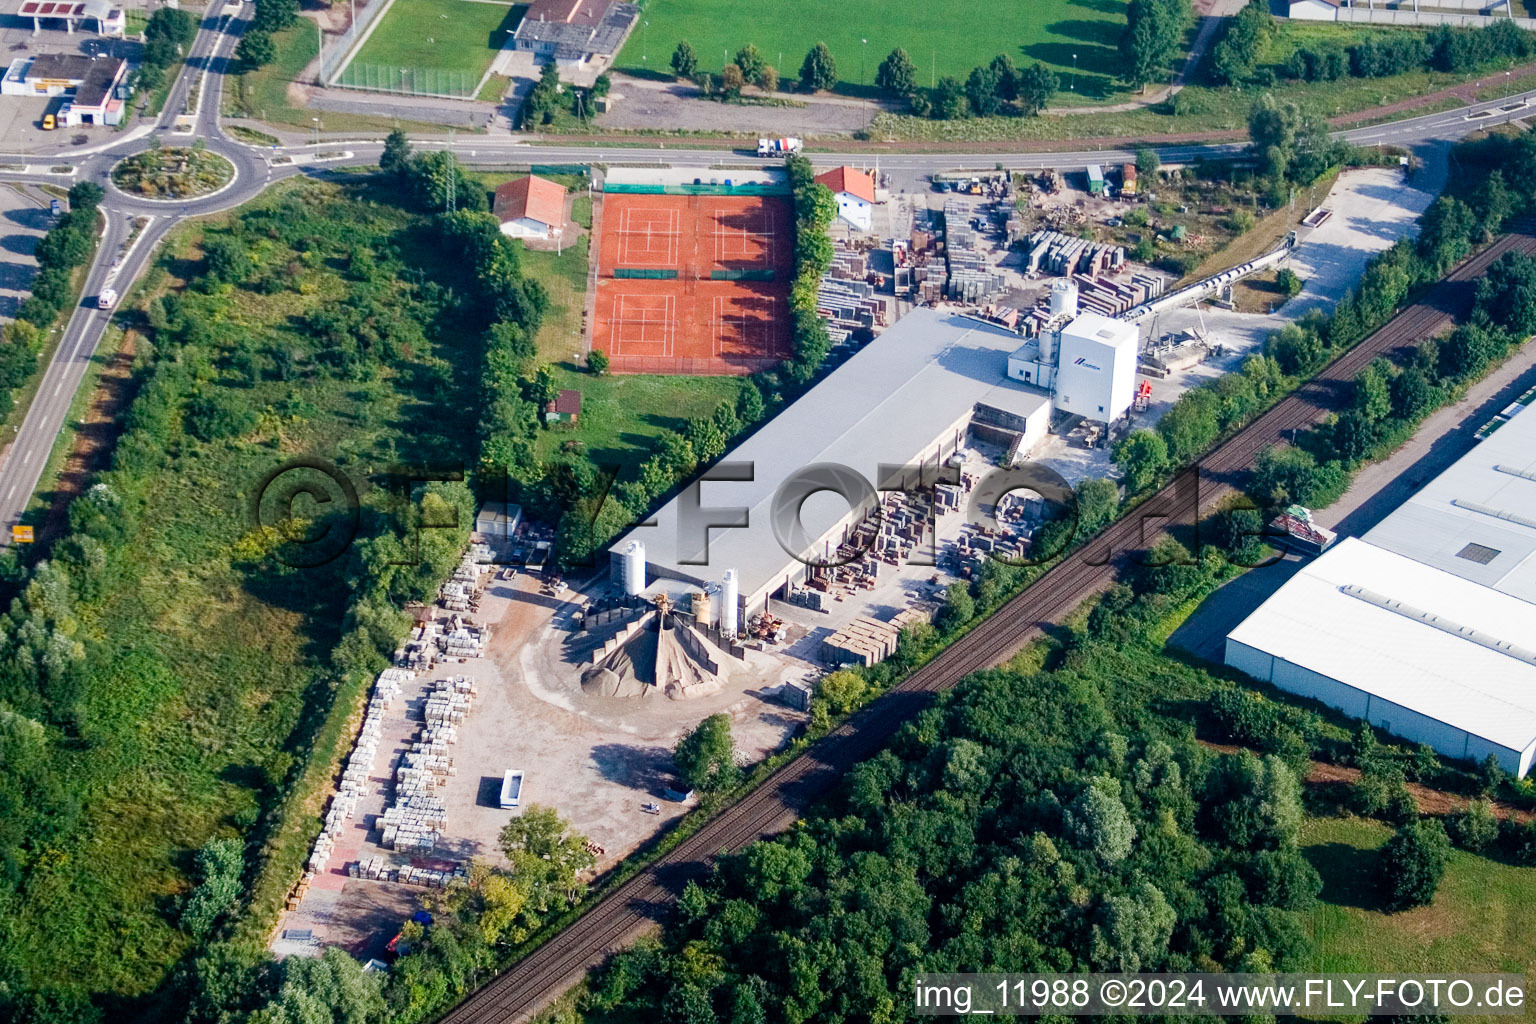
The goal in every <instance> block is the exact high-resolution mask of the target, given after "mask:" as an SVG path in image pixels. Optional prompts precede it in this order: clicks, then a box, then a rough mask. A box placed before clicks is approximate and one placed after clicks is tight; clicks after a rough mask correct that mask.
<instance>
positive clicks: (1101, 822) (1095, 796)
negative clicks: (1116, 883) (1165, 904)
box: [1063, 776, 1136, 969]
mask: <svg viewBox="0 0 1536 1024" xmlns="http://www.w3.org/2000/svg"><path fill="white" fill-rule="evenodd" d="M1119 794H1120V783H1119V782H1118V781H1117V780H1115V779H1113V778H1110V777H1108V776H1104V777H1100V778H1095V779H1092V780H1091V781H1090V782H1089V784H1088V785H1087V787H1085V788H1084V789H1083V791H1082V792H1081V793H1079V794H1078V795H1077V797H1076V799H1074V800H1073V801H1072V803H1070V804H1069V805H1067V809H1066V812H1065V814H1064V815H1063V824H1064V826H1065V828H1066V830H1067V834H1068V835H1070V836H1072V838H1073V839H1074V840H1075V841H1076V842H1077V845H1078V846H1080V847H1082V848H1084V849H1086V850H1091V851H1092V852H1093V853H1094V854H1095V855H1096V856H1097V857H1098V858H1099V860H1101V861H1102V862H1103V863H1104V864H1106V865H1114V864H1118V863H1119V862H1120V861H1122V860H1124V859H1125V858H1126V857H1128V856H1130V853H1131V847H1132V844H1134V843H1135V841H1136V824H1135V822H1133V821H1131V816H1130V814H1129V813H1127V812H1126V809H1125V804H1124V803H1122V802H1121V800H1120V795H1119ZM1133 969H1134V968H1133Z"/></svg>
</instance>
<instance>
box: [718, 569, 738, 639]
mask: <svg viewBox="0 0 1536 1024" xmlns="http://www.w3.org/2000/svg"><path fill="white" fill-rule="evenodd" d="M720 583H721V586H720V590H721V593H720V632H722V633H724V634H725V635H726V636H735V635H736V634H737V632H738V631H739V627H740V626H741V622H740V614H741V613H740V605H741V597H740V594H739V593H738V591H737V587H736V570H735V569H727V570H725V575H724V576H723V577H721V580H720Z"/></svg>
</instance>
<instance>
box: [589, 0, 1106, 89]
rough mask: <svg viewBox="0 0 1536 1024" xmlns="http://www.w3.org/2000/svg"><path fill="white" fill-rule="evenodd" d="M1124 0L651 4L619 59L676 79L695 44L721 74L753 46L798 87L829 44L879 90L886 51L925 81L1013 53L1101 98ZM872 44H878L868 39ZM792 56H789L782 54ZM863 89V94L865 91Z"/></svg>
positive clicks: (852, 80)
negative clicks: (682, 55) (812, 52)
mask: <svg viewBox="0 0 1536 1024" xmlns="http://www.w3.org/2000/svg"><path fill="white" fill-rule="evenodd" d="M1125 6H1126V5H1125V2H1124V0H1001V2H999V0H948V2H947V3H936V4H920V3H912V4H899V5H898V4H885V3H862V4H849V3H846V2H841V0H775V2H773V3H758V4H743V3H739V2H737V0H651V2H650V3H649V4H647V5H646V7H645V9H644V13H643V14H642V15H641V17H642V18H643V19H644V20H645V21H647V22H649V23H650V24H649V25H643V24H642V25H637V26H635V30H634V32H633V33H631V34H630V37H629V41H628V42H627V43H626V44H625V45H624V49H623V50H622V51H620V53H619V59H618V61H617V64H618V67H619V68H620V69H623V70H643V69H649V70H651V71H654V72H660V73H663V74H671V72H672V69H671V64H670V61H671V59H672V51H673V50H674V49H675V48H676V47H677V44H678V42H679V40H684V39H686V40H687V41H688V43H689V44H690V45H691V46H692V47H693V48H694V50H695V51H696V52H697V53H698V55H699V67H700V69H702V70H708V71H718V70H720V68H721V66H722V65H724V64H725V62H726V52H727V51H729V53H730V54H735V52H736V50H737V49H738V48H739V47H741V46H743V45H745V44H747V43H752V44H753V45H755V46H756V47H757V48H758V50H759V51H761V52H762V54H763V56H764V57H765V58H767V60H768V61H769V62H770V63H772V64H775V65H778V67H779V74H780V76H781V78H782V79H783V80H784V81H785V83H786V86H787V85H788V83H789V82H791V81H792V80H794V79H795V78H796V77H798V75H799V73H800V62H801V61H803V60H804V59H805V54H806V51H807V50H809V49H810V48H811V47H812V46H814V45H816V43H818V42H824V43H826V44H827V46H828V47H829V48H830V49H831V50H832V56H833V57H834V58H836V60H837V74H838V78H839V79H840V80H841V82H842V85H843V86H858V85H860V84H873V82H874V78H875V69H876V68H877V67H879V66H880V61H882V60H883V59H885V55H886V54H888V53H890V52H891V51H892V50H894V49H895V48H896V47H898V46H899V47H902V48H904V49H905V50H906V51H907V54H908V56H910V57H911V58H912V63H913V64H915V65H916V66H917V71H918V76H917V77H918V83H919V84H920V85H925V86H926V85H931V84H932V83H933V81H934V79H935V78H942V77H943V76H945V75H954V76H955V77H956V78H958V79H960V80H961V81H964V80H965V76H966V75H968V74H970V71H971V68H973V67H975V66H976V65H978V64H984V63H986V62H987V61H989V60H991V59H992V58H993V57H995V56H997V55H998V54H999V53H1006V54H1007V55H1008V56H1009V57H1011V58H1012V59H1013V61H1014V63H1015V64H1025V63H1031V62H1033V61H1040V62H1041V63H1043V64H1046V65H1049V66H1050V67H1052V68H1054V69H1055V70H1056V71H1058V72H1060V73H1062V82H1061V89H1062V92H1063V93H1066V92H1068V91H1069V86H1070V85H1071V84H1072V82H1071V79H1072V77H1073V76H1072V69H1073V63H1074V62H1073V54H1076V55H1077V60H1076V67H1077V75H1076V83H1075V84H1076V89H1075V90H1071V91H1075V92H1078V93H1081V94H1084V95H1086V96H1090V97H1096V96H1101V95H1107V94H1108V93H1110V92H1112V91H1114V89H1115V83H1114V76H1115V73H1116V72H1117V70H1118V67H1119V63H1120V58H1119V54H1118V53H1117V51H1116V49H1115V43H1116V41H1117V40H1118V39H1119V37H1120V30H1121V29H1122V28H1124V26H1125ZM863 40H868V42H863ZM781 53H782V54H783V56H782V58H781V57H780V54H781ZM855 91H856V90H855Z"/></svg>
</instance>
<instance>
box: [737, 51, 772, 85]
mask: <svg viewBox="0 0 1536 1024" xmlns="http://www.w3.org/2000/svg"><path fill="white" fill-rule="evenodd" d="M736 66H737V67H738V68H740V69H741V77H742V78H744V79H746V80H747V81H748V82H751V83H752V84H753V85H762V84H763V69H764V68H766V67H768V62H767V61H766V60H764V59H763V55H762V54H761V53H758V52H757V47H755V46H753V45H752V44H751V43H748V44H747V45H746V46H743V47H742V48H741V49H739V50H737V51H736Z"/></svg>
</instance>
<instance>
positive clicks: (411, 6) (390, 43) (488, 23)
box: [341, 0, 528, 94]
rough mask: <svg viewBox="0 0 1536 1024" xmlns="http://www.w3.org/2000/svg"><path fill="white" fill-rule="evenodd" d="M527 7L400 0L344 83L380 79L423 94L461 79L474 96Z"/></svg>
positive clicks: (466, 0) (471, 0)
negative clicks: (487, 70)
mask: <svg viewBox="0 0 1536 1024" xmlns="http://www.w3.org/2000/svg"><path fill="white" fill-rule="evenodd" d="M527 9H528V8H527V7H526V6H523V5H517V4H500V3H491V2H487V0H395V4H394V6H393V7H391V8H390V9H389V10H388V11H386V12H385V14H384V20H383V21H381V22H379V24H378V27H376V28H375V29H374V30H373V34H372V35H370V36H369V37H368V38H367V40H366V41H365V42H364V43H363V45H362V48H361V49H360V50H359V51H358V52H357V53H355V54H353V56H352V59H351V60H350V61H349V62H348V63H347V66H346V68H345V69H344V70H343V71H342V74H341V81H343V82H346V83H349V84H353V85H366V84H370V83H371V82H373V81H375V80H377V81H379V82H382V83H386V84H392V85H395V84H396V83H398V86H397V87H403V88H404V89H406V91H410V90H411V89H413V88H414V89H416V90H420V91H423V92H443V91H447V90H445V89H443V88H442V87H441V84H442V83H459V86H458V91H460V92H466V93H469V94H472V93H473V92H474V91H475V89H476V88H478V87H479V85H480V78H481V76H483V75H484V74H485V72H486V69H487V68H489V67H490V66H491V61H492V60H494V59H495V58H496V53H497V51H499V50H500V49H501V48H502V45H503V44H504V43H505V42H506V41H507V36H509V35H511V33H512V31H513V30H514V29H516V28H517V23H518V22H520V21H522V20H523V12H524V11H526V10H527ZM402 75H403V81H401V76H402Z"/></svg>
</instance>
